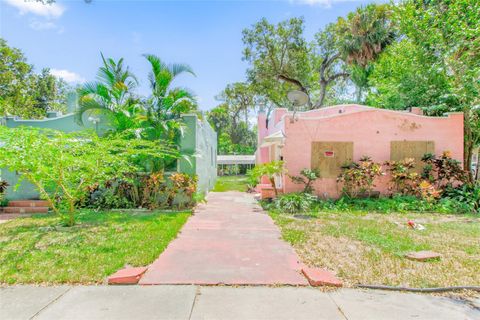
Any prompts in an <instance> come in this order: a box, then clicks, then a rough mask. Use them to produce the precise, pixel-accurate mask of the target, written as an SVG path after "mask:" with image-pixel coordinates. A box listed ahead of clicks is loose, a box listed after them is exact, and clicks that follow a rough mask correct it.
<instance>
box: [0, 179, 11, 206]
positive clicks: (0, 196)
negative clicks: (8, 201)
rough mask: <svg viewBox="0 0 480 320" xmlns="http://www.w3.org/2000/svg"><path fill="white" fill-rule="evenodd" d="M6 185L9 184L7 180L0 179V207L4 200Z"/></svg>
mask: <svg viewBox="0 0 480 320" xmlns="http://www.w3.org/2000/svg"><path fill="white" fill-rule="evenodd" d="M8 186H9V184H8V182H7V181H5V180H0V207H3V203H4V201H5V199H4V196H5V192H6V191H7V187H8Z"/></svg>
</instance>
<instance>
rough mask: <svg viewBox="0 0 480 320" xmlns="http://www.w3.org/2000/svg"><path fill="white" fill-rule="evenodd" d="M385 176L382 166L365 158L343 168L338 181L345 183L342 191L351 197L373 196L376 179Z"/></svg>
mask: <svg viewBox="0 0 480 320" xmlns="http://www.w3.org/2000/svg"><path fill="white" fill-rule="evenodd" d="M384 174H385V173H384V172H383V171H382V165H381V164H379V163H375V162H373V161H372V160H371V158H370V157H363V158H361V159H360V161H359V162H358V163H356V162H352V163H351V164H348V165H346V166H343V167H342V173H341V174H340V176H339V177H338V178H337V181H338V182H340V183H343V188H342V190H343V192H344V193H345V194H346V195H348V196H350V197H357V196H359V195H361V194H366V195H371V194H372V191H373V188H374V187H375V184H374V182H375V179H376V178H378V177H380V176H382V175H384Z"/></svg>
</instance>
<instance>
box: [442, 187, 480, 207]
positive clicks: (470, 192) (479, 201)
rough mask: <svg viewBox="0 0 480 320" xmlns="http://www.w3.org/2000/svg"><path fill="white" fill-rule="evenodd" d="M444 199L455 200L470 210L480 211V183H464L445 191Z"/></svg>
mask: <svg viewBox="0 0 480 320" xmlns="http://www.w3.org/2000/svg"><path fill="white" fill-rule="evenodd" d="M444 199H447V200H453V201H456V202H458V203H461V204H463V206H464V207H466V208H467V211H469V212H477V213H480V183H479V182H477V183H472V184H464V185H462V186H459V187H456V188H452V187H449V188H447V189H446V190H445V192H444Z"/></svg>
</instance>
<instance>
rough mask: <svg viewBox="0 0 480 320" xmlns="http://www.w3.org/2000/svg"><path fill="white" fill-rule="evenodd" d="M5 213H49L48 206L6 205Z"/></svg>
mask: <svg viewBox="0 0 480 320" xmlns="http://www.w3.org/2000/svg"><path fill="white" fill-rule="evenodd" d="M3 213H48V208H47V207H4V208H3Z"/></svg>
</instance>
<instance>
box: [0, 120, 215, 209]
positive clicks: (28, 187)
mask: <svg viewBox="0 0 480 320" xmlns="http://www.w3.org/2000/svg"><path fill="white" fill-rule="evenodd" d="M182 118H183V121H184V123H185V126H186V128H185V130H184V135H183V136H182V137H181V139H180V151H181V152H182V153H183V154H185V155H188V156H190V157H189V161H187V160H186V159H180V160H179V161H178V163H177V171H178V172H183V173H187V174H189V175H197V177H198V191H199V192H201V193H206V192H208V191H209V190H211V189H212V188H213V186H214V184H215V180H216V177H217V170H216V158H217V134H216V133H215V131H214V130H213V129H212V127H211V126H210V124H209V123H208V122H207V121H206V120H200V119H199V118H198V117H197V115H195V114H186V115H183V116H182ZM90 120H92V119H90ZM100 122H101V121H100ZM84 123H85V125H84V126H80V125H79V124H77V123H76V122H75V120H74V114H73V113H69V114H66V115H62V114H61V113H59V112H48V114H47V117H46V118H45V119H41V120H22V119H19V118H16V117H7V118H3V119H0V125H5V126H7V127H9V128H15V127H19V126H30V127H37V128H47V129H56V130H61V131H65V132H74V131H79V130H85V129H86V128H89V129H95V130H97V132H101V131H103V130H105V129H106V127H105V126H103V127H102V126H99V124H98V122H96V121H95V120H93V121H89V120H88V119H87V121H84ZM20 177H21V176H20V174H19V173H18V172H11V171H8V170H5V169H3V170H0V180H5V181H7V182H8V184H9V187H8V188H7V192H6V199H8V200H19V199H22V200H23V199H25V200H26V199H38V198H39V193H38V192H37V190H36V189H35V187H34V186H33V185H32V184H31V183H29V182H28V181H25V180H23V181H21V182H20V183H19V181H20ZM17 184H18V186H17V188H16V189H15V186H16V185H17Z"/></svg>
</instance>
